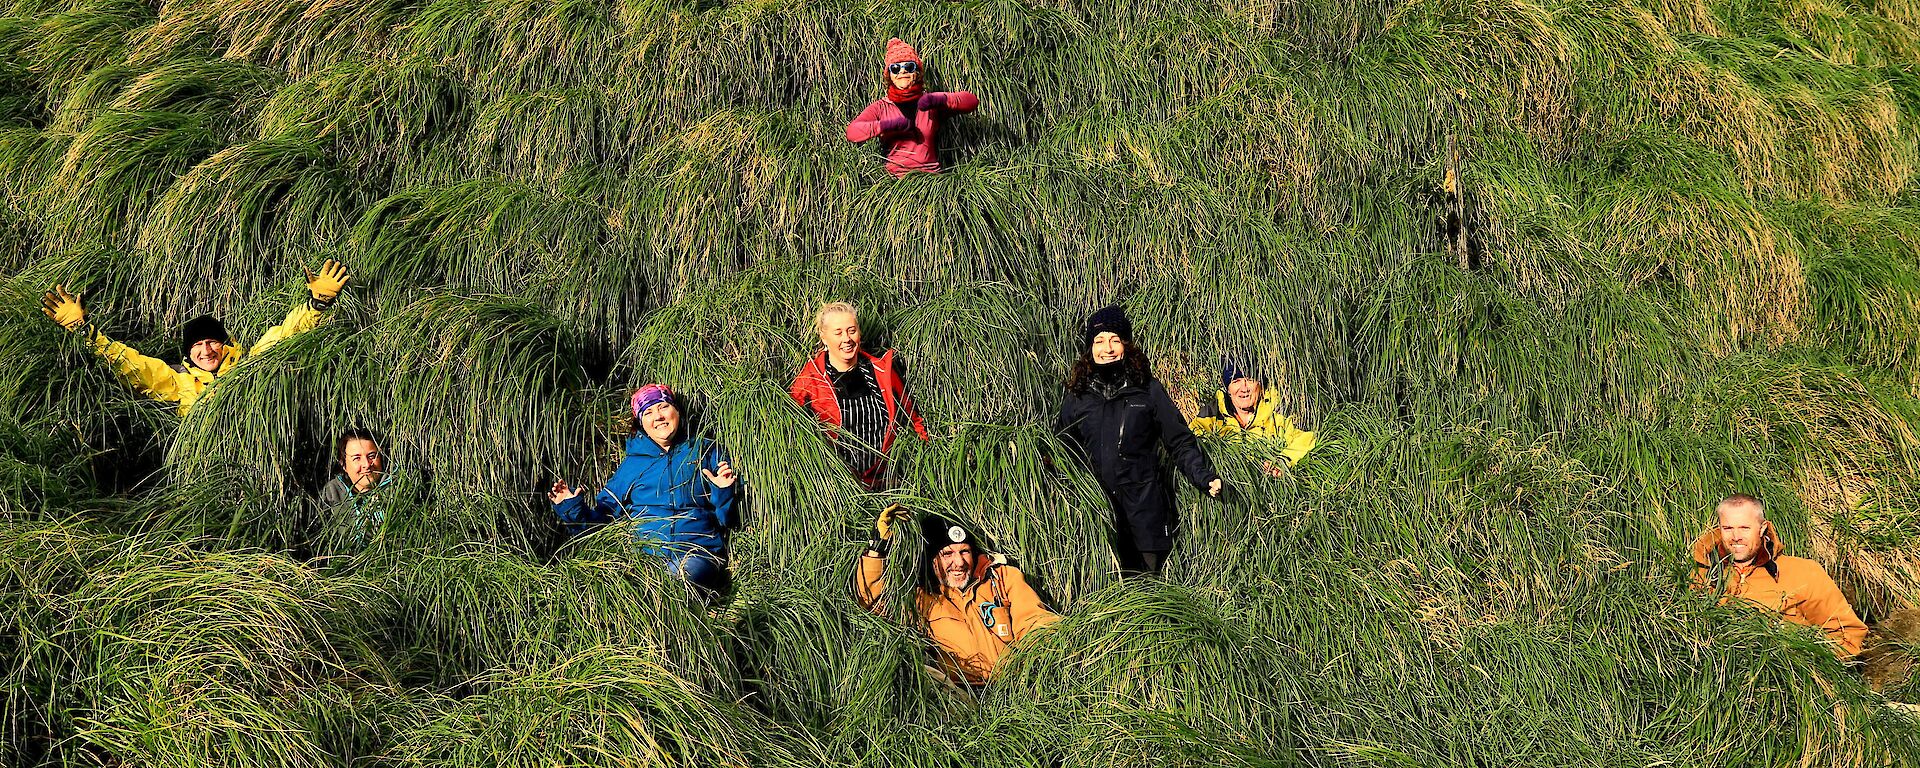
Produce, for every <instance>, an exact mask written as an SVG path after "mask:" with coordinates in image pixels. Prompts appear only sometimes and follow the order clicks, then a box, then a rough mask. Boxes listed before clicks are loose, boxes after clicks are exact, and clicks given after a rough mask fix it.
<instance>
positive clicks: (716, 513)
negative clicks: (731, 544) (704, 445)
mask: <svg viewBox="0 0 1920 768" xmlns="http://www.w3.org/2000/svg"><path fill="white" fill-rule="evenodd" d="M700 465H701V466H700V475H701V476H702V477H705V478H706V479H707V487H708V488H709V489H711V490H710V491H709V494H708V497H707V499H708V501H709V502H710V503H712V504H713V518H714V522H716V523H718V524H719V525H720V527H722V528H726V527H729V526H731V525H733V502H734V498H735V494H736V493H737V491H736V488H737V487H738V485H739V482H740V475H739V474H738V473H737V472H735V471H734V469H733V462H732V461H730V460H729V459H728V458H727V452H726V451H725V450H722V449H721V448H720V447H719V446H714V448H713V451H712V452H711V453H709V454H707V456H706V458H705V459H704V460H702V461H701V462H700Z"/></svg>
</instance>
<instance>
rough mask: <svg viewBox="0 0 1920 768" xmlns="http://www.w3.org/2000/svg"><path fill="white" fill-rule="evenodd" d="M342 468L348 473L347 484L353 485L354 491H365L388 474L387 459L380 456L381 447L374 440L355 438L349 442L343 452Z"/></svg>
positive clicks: (341, 458)
mask: <svg viewBox="0 0 1920 768" xmlns="http://www.w3.org/2000/svg"><path fill="white" fill-rule="evenodd" d="M340 468H341V470H343V471H345V472H346V473H347V482H349V483H352V484H353V489H354V490H356V491H365V490H367V489H368V488H372V487H373V485H374V483H377V482H380V476H381V475H384V474H386V471H387V458H386V457H385V456H382V455H381V454H380V446H377V445H374V444H373V441H372V440H362V439H359V438H355V439H352V440H348V441H347V447H346V449H345V450H344V451H342V452H341V454H340Z"/></svg>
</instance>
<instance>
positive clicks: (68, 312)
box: [40, 285, 180, 402]
mask: <svg viewBox="0 0 1920 768" xmlns="http://www.w3.org/2000/svg"><path fill="white" fill-rule="evenodd" d="M40 311H41V312H45V313H46V314H47V317H48V318H50V319H52V320H53V321H54V322H56V323H59V324H60V327H62V328H65V329H67V330H69V331H72V332H74V333H80V334H85V335H86V338H87V348H88V349H91V350H93V353H94V354H96V355H99V356H100V357H102V358H105V359H106V361H107V365H108V366H109V367H111V368H113V372H114V373H116V374H119V376H120V378H121V379H123V380H125V381H126V382H127V383H128V384H131V385H133V386H134V387H135V388H138V389H140V390H142V391H145V392H146V393H147V394H149V395H152V396H153V398H154V399H156V400H164V401H167V402H177V401H179V400H180V393H179V390H178V388H177V387H175V386H174V379H173V369H172V368H171V367H169V366H168V365H167V363H166V361H164V360H160V359H158V358H152V357H147V356H146V355H143V354H140V352H139V351H138V350H136V349H134V348H133V347H129V346H127V345H125V344H121V343H120V342H117V341H114V340H113V339H109V338H107V335H106V334H104V333H101V332H100V331H99V330H98V329H96V328H94V327H93V325H92V324H90V323H88V322H87V311H86V309H85V308H84V307H82V306H81V305H80V296H79V295H77V294H73V293H68V292H67V287H66V286H64V285H56V286H54V287H53V290H51V291H47V294H46V295H45V296H42V297H40Z"/></svg>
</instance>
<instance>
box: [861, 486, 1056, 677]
mask: <svg viewBox="0 0 1920 768" xmlns="http://www.w3.org/2000/svg"><path fill="white" fill-rule="evenodd" d="M906 516H907V513H906V509H905V508H903V507H901V506H900V505H898V504H895V505H892V506H889V507H887V509H886V511H884V512H881V513H880V519H879V520H878V521H877V522H876V523H875V525H874V527H875V528H876V529H877V531H878V532H879V534H880V535H879V537H877V538H875V539H874V540H873V541H872V542H870V543H869V544H868V546H867V551H866V552H865V553H864V554H862V555H861V557H860V571H859V573H858V574H856V576H855V579H856V581H857V582H858V584H857V589H856V593H857V594H856V595H855V597H857V598H858V599H859V600H860V604H861V605H862V606H865V607H866V608H867V609H868V610H871V611H873V612H874V613H880V612H881V606H880V595H881V594H882V593H883V592H885V591H886V582H885V578H886V571H887V560H886V558H887V550H888V549H889V548H890V545H891V543H892V539H893V526H894V525H895V524H896V523H898V522H899V521H901V520H903V519H905V518H906ZM920 528H921V530H922V532H924V533H925V534H926V537H925V538H926V549H925V551H924V552H922V553H921V558H920V567H919V573H920V579H919V584H917V585H916V588H915V590H914V594H913V607H914V613H915V614H916V615H917V616H918V617H919V619H920V624H921V629H922V630H923V631H925V632H926V633H927V635H928V636H929V637H931V638H933V641H934V643H936V644H938V645H939V646H940V651H941V653H940V667H941V669H942V671H944V672H945V673H946V675H947V677H948V678H949V679H951V680H952V681H953V682H954V683H956V684H959V685H963V686H967V687H970V688H971V687H979V686H983V685H986V684H987V683H988V682H989V681H990V680H992V679H993V672H994V669H995V668H997V667H998V666H999V664H1000V660H1001V659H1002V658H1003V657H1005V656H1006V655H1007V652H1008V651H1010V650H1012V649H1013V646H1014V644H1016V643H1018V642H1020V641H1021V640H1022V639H1024V638H1025V637H1026V636H1027V635H1028V634H1029V633H1031V632H1033V631H1034V630H1036V629H1039V628H1041V627H1044V626H1046V625H1048V624H1052V623H1053V622H1055V621H1058V620H1059V619H1060V617H1059V616H1058V615H1056V614H1055V613H1054V612H1052V611H1049V610H1047V607H1046V606H1045V605H1043V604H1042V603H1041V602H1040V595H1039V594H1037V593H1035V592H1034V591H1033V587H1031V586H1028V584H1027V578H1026V575H1025V574H1022V573H1021V572H1020V569H1019V568H1015V567H1013V566H1011V565H1008V564H1007V563H1006V560H1005V558H1003V557H1001V556H999V555H995V554H991V553H988V552H985V551H982V550H981V548H980V547H979V546H978V544H977V542H976V541H975V538H974V536H973V534H971V533H970V532H968V531H967V529H965V528H963V527H961V526H959V525H955V524H954V523H952V522H951V521H948V520H945V519H942V518H940V517H938V516H928V517H924V518H921V520H920Z"/></svg>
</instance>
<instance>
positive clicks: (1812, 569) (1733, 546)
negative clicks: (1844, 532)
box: [1693, 493, 1867, 659]
mask: <svg viewBox="0 0 1920 768" xmlns="http://www.w3.org/2000/svg"><path fill="white" fill-rule="evenodd" d="M1714 509H1715V511H1716V512H1717V513H1718V514H1719V516H1720V522H1719V524H1718V525H1716V526H1714V527H1712V528H1709V529H1707V531H1706V532H1705V533H1702V534H1700V538H1699V539H1698V540H1696V541H1694V543H1693V565H1694V571H1693V582H1694V587H1695V588H1697V589H1702V590H1711V591H1717V592H1718V593H1719V594H1721V595H1722V597H1721V601H1722V602H1725V601H1727V600H1731V599H1733V598H1736V597H1737V598H1740V599H1742V600H1745V601H1747V602H1750V603H1753V604H1755V605H1758V606H1760V607H1762V608H1765V609H1767V610H1768V611H1772V612H1774V613H1777V614H1780V618H1782V619H1785V620H1787V621H1790V622H1793V623H1795V624H1801V625H1805V626H1809V627H1819V628H1820V630H1821V631H1822V632H1825V633H1826V634H1827V639H1828V640H1831V641H1833V643H1834V646H1835V647H1834V649H1833V650H1834V654H1835V655H1837V656H1839V657H1840V658H1842V659H1846V658H1852V657H1853V656H1856V655H1858V654H1859V653H1860V645H1861V643H1863V642H1864V641H1865V640H1866V638H1867V625H1865V624H1862V623H1861V622H1860V617H1859V616H1856V615H1854V613H1853V606H1851V605H1848V604H1847V597H1846V595H1843V594H1841V593H1840V587H1839V585H1837V584H1834V583H1833V579H1832V578H1831V577H1829V576H1827V572H1826V569H1823V568H1821V567H1820V564H1819V563H1816V562H1814V561H1812V560H1808V559H1806V558H1804V557H1786V556H1784V555H1782V554H1780V552H1781V551H1782V549H1783V547H1782V546H1781V544H1780V535H1779V534H1778V533H1775V532H1774V530H1773V523H1770V522H1768V521H1767V515H1766V509H1765V508H1764V507H1763V506H1761V504H1760V500H1759V499H1756V498H1754V497H1752V496H1748V495H1746V494H1744V493H1737V494H1734V495H1732V496H1728V497H1727V498H1725V499H1722V500H1721V501H1720V503H1719V505H1717V506H1716V507H1715V508H1714Z"/></svg>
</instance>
